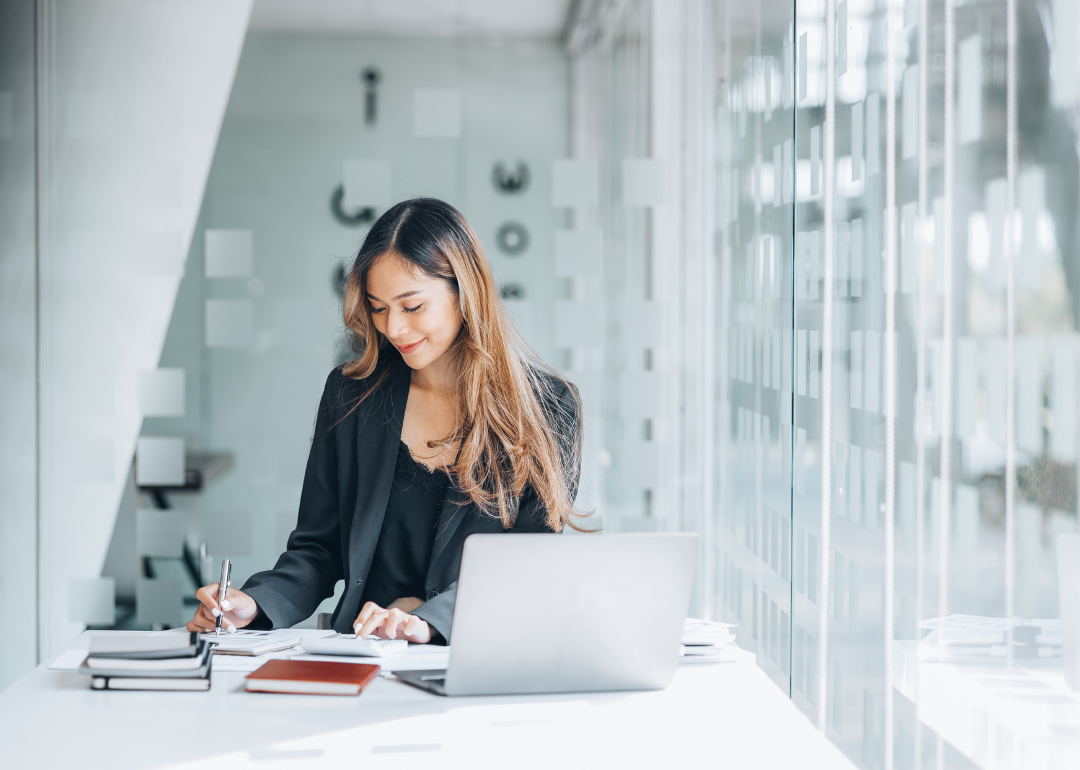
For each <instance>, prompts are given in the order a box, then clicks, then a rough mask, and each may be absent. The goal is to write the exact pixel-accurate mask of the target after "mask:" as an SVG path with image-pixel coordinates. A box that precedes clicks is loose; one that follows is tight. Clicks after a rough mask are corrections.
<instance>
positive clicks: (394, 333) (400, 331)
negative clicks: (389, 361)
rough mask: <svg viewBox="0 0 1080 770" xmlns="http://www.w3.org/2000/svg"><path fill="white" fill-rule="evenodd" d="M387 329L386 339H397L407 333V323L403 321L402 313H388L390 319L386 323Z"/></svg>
mask: <svg viewBox="0 0 1080 770" xmlns="http://www.w3.org/2000/svg"><path fill="white" fill-rule="evenodd" d="M387 326H388V327H389V328H388V329H387V330H386V331H387V335H386V336H388V337H393V338H398V337H404V336H405V335H407V334H408V333H409V323H408V321H407V320H406V319H405V314H404V313H396V312H394V311H393V310H391V311H390V319H389V321H388V322H387Z"/></svg>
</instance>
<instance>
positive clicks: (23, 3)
mask: <svg viewBox="0 0 1080 770" xmlns="http://www.w3.org/2000/svg"><path fill="white" fill-rule="evenodd" d="M34 262H35V258H34V3H33V2H32V0H17V1H15V2H5V3H2V4H0V607H20V608H22V610H21V611H22V613H23V618H22V621H21V623H20V625H21V626H22V629H23V630H22V632H20V633H16V634H4V635H2V636H0V689H2V688H3V687H4V686H5V685H7V684H9V683H10V682H12V681H14V680H15V679H16V678H17V677H18V676H19V675H20V674H22V673H23V672H24V671H27V670H28V669H30V668H32V667H33V666H34V662H35V656H36V649H35V647H36V643H35V636H36V635H35V634H34V633H33V632H32V630H31V632H29V633H27V632H26V629H27V628H30V629H33V628H34V626H35V625H36V622H35V621H34V619H33V614H32V612H31V608H32V607H34V600H35V594H36V592H37V574H36V572H37V571H36V569H35V565H36V562H37V545H36V540H37V538H36V534H35V529H36V510H35V505H36V477H35V473H34V458H35V455H36V447H37V420H36V412H35V387H34V377H35V360H36V355H35V348H36V340H35V326H36V309H37V302H36V299H37V298H36V295H35V291H34Z"/></svg>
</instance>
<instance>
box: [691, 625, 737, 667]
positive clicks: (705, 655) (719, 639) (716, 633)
mask: <svg viewBox="0 0 1080 770" xmlns="http://www.w3.org/2000/svg"><path fill="white" fill-rule="evenodd" d="M731 629H732V626H731V624H729V623H718V622H716V621H715V620H698V619H697V618H687V619H686V625H684V626H683V637H682V643H683V649H682V654H683V657H685V658H689V659H692V660H695V661H701V662H705V661H706V660H716V659H721V658H724V657H725V656H726V655H727V652H728V648H729V647H730V646H731V645H733V644H734V642H735V634H733V633H731Z"/></svg>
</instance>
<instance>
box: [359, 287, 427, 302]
mask: <svg viewBox="0 0 1080 770" xmlns="http://www.w3.org/2000/svg"><path fill="white" fill-rule="evenodd" d="M416 294H423V289H417V290H416V291H407V292H405V293H404V294H399V295H397V296H396V297H394V299H395V300H399V299H405V298H406V297H412V296H414V295H416ZM367 298H368V299H373V300H375V301H376V302H382V300H381V299H379V298H378V297H376V296H375V295H374V294H368V295H367Z"/></svg>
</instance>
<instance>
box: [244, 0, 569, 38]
mask: <svg viewBox="0 0 1080 770" xmlns="http://www.w3.org/2000/svg"><path fill="white" fill-rule="evenodd" d="M570 4H571V0H255V7H254V10H253V11H252V13H251V29H253V30H261V31H290V32H297V31H302V32H345V33H367V34H370V33H375V34H386V35H403V36H404V35H409V36H418V37H424V36H429V35H436V36H466V35H469V36H473V35H476V36H484V37H486V36H498V35H509V36H514V37H557V36H558V35H560V34H562V31H563V28H564V26H565V25H566V17H567V15H568V14H569V12H570Z"/></svg>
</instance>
